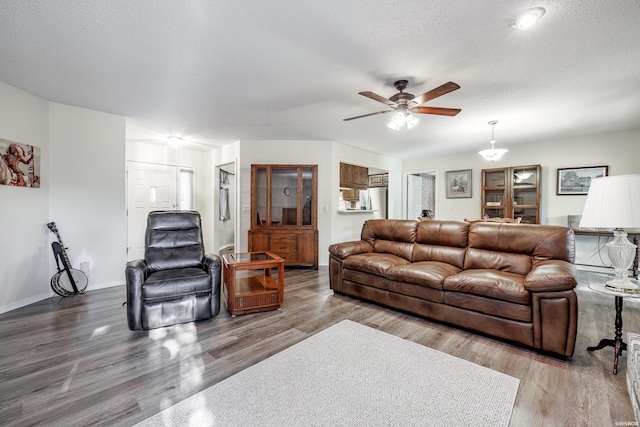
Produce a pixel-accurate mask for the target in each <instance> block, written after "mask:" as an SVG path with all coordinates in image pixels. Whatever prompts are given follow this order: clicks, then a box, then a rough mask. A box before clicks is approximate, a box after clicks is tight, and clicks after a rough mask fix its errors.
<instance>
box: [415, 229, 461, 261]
mask: <svg viewBox="0 0 640 427" xmlns="http://www.w3.org/2000/svg"><path fill="white" fill-rule="evenodd" d="M468 232H469V223H467V222H464V221H438V220H432V221H420V222H419V223H418V226H417V229H416V245H415V246H414V248H413V256H412V261H413V262H418V261H440V262H446V263H447V264H451V265H455V266H456V267H458V268H463V266H464V258H465V253H466V251H467V249H466V248H467V241H468V240H467V236H468Z"/></svg>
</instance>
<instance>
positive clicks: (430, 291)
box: [387, 280, 444, 304]
mask: <svg viewBox="0 0 640 427" xmlns="http://www.w3.org/2000/svg"><path fill="white" fill-rule="evenodd" d="M387 288H388V289H389V292H390V295H393V294H400V295H406V296H410V297H414V298H419V299H421V300H425V301H432V302H436V303H438V304H442V303H443V302H444V291H443V290H442V289H434V288H429V287H427V286H423V285H416V284H415V283H407V282H397V281H394V280H388V281H387Z"/></svg>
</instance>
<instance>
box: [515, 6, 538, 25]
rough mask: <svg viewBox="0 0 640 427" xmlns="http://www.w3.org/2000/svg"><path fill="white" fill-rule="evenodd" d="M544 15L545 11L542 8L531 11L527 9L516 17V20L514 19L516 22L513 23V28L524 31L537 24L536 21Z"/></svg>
mask: <svg viewBox="0 0 640 427" xmlns="http://www.w3.org/2000/svg"><path fill="white" fill-rule="evenodd" d="M544 13H545V9H544V8H543V7H534V8H531V9H527V10H526V11H525V12H524V13H523V14H521V15H520V16H518V19H516V21H515V22H514V23H513V28H517V29H519V30H526V29H527V28H529V27H531V26H532V25H533V24H535V23H536V22H538V20H540V18H542V16H543V15H544Z"/></svg>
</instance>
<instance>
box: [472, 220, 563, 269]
mask: <svg viewBox="0 0 640 427" xmlns="http://www.w3.org/2000/svg"><path fill="white" fill-rule="evenodd" d="M548 259H559V260H563V261H567V262H571V263H572V262H573V261H574V259H575V242H574V235H573V230H571V229H570V228H567V227H559V226H550V225H534V224H499V223H490V222H477V223H474V224H471V225H470V227H469V249H468V250H467V255H466V257H465V261H464V269H465V270H467V269H471V268H491V269H497V270H502V271H508V272H512V273H517V274H521V275H526V274H527V273H529V271H530V270H531V268H532V267H533V266H534V265H536V264H537V263H538V262H540V261H544V260H548Z"/></svg>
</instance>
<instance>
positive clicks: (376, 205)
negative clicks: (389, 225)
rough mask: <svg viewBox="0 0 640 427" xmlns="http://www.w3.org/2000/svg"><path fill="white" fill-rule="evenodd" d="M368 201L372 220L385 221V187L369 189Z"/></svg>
mask: <svg viewBox="0 0 640 427" xmlns="http://www.w3.org/2000/svg"><path fill="white" fill-rule="evenodd" d="M369 200H370V202H369V203H370V204H371V210H373V218H374V219H387V187H372V188H369Z"/></svg>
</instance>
